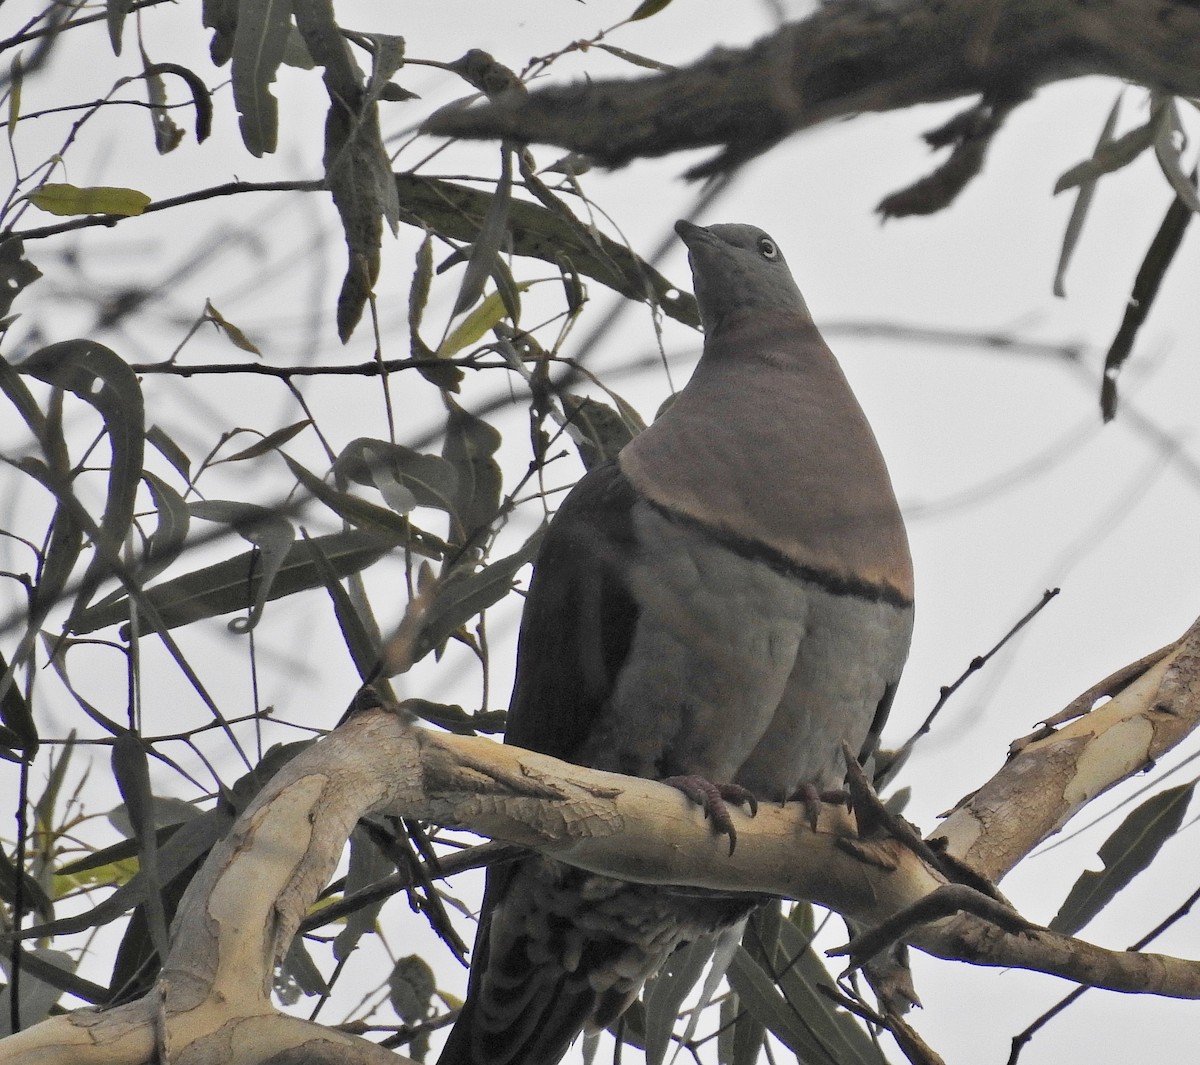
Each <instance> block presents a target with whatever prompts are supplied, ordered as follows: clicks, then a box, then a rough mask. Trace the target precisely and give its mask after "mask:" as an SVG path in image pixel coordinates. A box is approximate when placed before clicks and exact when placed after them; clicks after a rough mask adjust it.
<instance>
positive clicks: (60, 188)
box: [26, 182, 150, 218]
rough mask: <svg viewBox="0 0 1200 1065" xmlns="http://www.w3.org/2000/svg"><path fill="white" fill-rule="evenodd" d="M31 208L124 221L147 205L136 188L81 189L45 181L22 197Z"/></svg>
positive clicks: (144, 198) (101, 187)
mask: <svg viewBox="0 0 1200 1065" xmlns="http://www.w3.org/2000/svg"><path fill="white" fill-rule="evenodd" d="M26 198H27V199H28V200H29V202H30V203H32V204H33V205H34V207H37V208H40V209H41V210H43V211H46V212H48V213H49V214H57V215H80V214H111V215H120V216H121V217H124V218H128V217H130V216H132V215H139V214H141V213H142V212H143V211H144V210H145V209H146V208H147V207H148V206H149V204H150V197H149V196H147V195H146V194H145V193H144V192H138V190H137V189H126V188H118V187H115V186H111V185H89V186H86V187H83V188H80V187H77V186H75V185H68V184H65V183H62V182H47V183H46V184H45V185H40V186H38V187H37V188H36V189H34V190H33V191H32V192H31V193H29V195H28V196H27V197H26Z"/></svg>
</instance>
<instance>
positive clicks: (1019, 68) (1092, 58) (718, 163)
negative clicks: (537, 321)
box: [425, 0, 1200, 213]
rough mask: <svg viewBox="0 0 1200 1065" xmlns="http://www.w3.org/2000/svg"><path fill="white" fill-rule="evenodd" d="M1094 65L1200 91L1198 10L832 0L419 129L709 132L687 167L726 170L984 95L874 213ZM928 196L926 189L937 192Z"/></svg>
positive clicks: (956, 169)
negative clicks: (761, 29) (612, 72)
mask: <svg viewBox="0 0 1200 1065" xmlns="http://www.w3.org/2000/svg"><path fill="white" fill-rule="evenodd" d="M1086 74H1100V75H1107V76H1110V77H1113V78H1118V79H1121V80H1123V81H1128V82H1132V83H1134V84H1138V85H1144V86H1146V87H1148V88H1151V89H1155V90H1158V91H1162V92H1165V93H1170V94H1175V95H1192V96H1195V95H1200V8H1198V7H1197V6H1196V5H1195V4H1191V3H1185V2H1183V0H941V2H939V3H929V2H928V0H833V2H830V3H827V4H824V5H822V6H820V7H818V9H817V10H816V11H815V12H814V13H813V14H812V15H811V16H809V17H808V18H806V19H804V20H803V21H800V22H795V23H790V24H788V25H786V26H784V27H782V28H781V29H780V30H778V31H777V32H776V33H774V34H772V35H771V36H769V37H765V38H763V39H762V40H760V41H758V42H757V43H755V44H754V45H752V46H751V47H749V48H746V49H736V50H735V49H728V50H727V49H719V50H716V51H714V52H712V53H711V54H709V55H707V56H705V57H704V58H702V59H700V60H698V61H697V62H695V63H693V64H692V65H690V66H687V67H681V68H679V69H678V70H675V71H672V72H670V73H667V74H659V75H654V76H649V77H642V78H633V79H622V80H608V81H584V82H578V83H576V84H573V85H566V86H553V87H550V88H545V89H539V90H537V91H534V92H531V93H529V94H528V95H525V94H520V93H512V94H509V95H507V96H504V97H502V98H499V99H496V100H492V101H489V102H486V103H481V104H479V105H477V106H472V107H467V108H461V107H455V108H446V109H443V110H442V111H441V112H439V113H438V114H436V115H434V116H433V117H432V118H431V119H430V120H429V121H428V122H427V123H426V125H425V130H426V131H427V132H430V133H437V134H442V135H446V136H458V137H476V138H498V137H507V138H512V139H515V140H520V141H526V142H541V143H549V144H555V145H560V146H562V147H564V148H569V149H571V150H573V151H576V152H580V153H583V154H584V155H586V156H589V157H590V158H592V159H594V160H596V161H597V162H599V163H602V164H604V165H607V166H622V165H624V164H626V163H628V162H630V161H631V160H632V159H635V158H639V157H646V156H659V155H666V154H668V153H670V152H675V151H681V150H684V149H689V148H702V147H707V146H710V145H717V146H720V147H721V148H722V151H721V153H720V154H719V155H718V156H717V157H716V158H714V159H712V160H710V161H709V162H707V163H705V164H703V165H701V166H699V167H697V168H696V169H694V170H693V171H691V172H690V175H689V176H693V177H695V176H702V175H709V174H714V173H718V172H721V171H724V170H728V169H731V168H732V167H734V166H736V165H737V164H738V163H741V162H743V161H745V160H746V159H749V158H751V157H753V156H755V155H758V154H760V153H762V152H764V151H766V150H767V149H768V148H770V147H772V146H773V145H774V144H776V143H777V142H778V141H779V140H781V139H782V138H783V137H785V136H787V135H789V134H791V133H795V132H798V131H800V130H803V129H807V128H809V127H811V126H814V125H817V124H818V123H821V122H826V121H828V120H830V119H834V118H844V117H847V116H853V115H856V114H859V113H861V112H864V111H889V110H895V109H897V108H906V107H912V106H914V105H915V104H923V103H933V102H939V101H944V100H952V99H958V98H961V97H969V96H978V97H981V98H982V100H983V103H984V107H983V108H982V109H981V110H978V111H975V112H968V113H967V114H966V115H964V116H961V117H962V119H963V121H962V122H960V123H959V125H957V126H953V127H947V128H946V129H944V130H942V131H939V133H941V134H942V138H941V139H940V140H938V139H936V135H931V143H935V146H938V147H940V146H943V145H949V144H954V145H955V146H956V153H955V157H953V159H952V165H951V164H947V168H944V169H946V170H947V172H946V173H942V174H939V175H938V180H939V182H940V183H941V184H943V185H945V184H949V185H951V186H954V185H955V183H956V182H957V183H958V185H957V187H952V188H937V189H929V188H926V189H923V190H919V192H920V195H916V193H917V192H918V190H915V189H914V190H910V191H911V192H913V193H914V197H913V199H912V200H911V201H910V202H906V203H901V204H896V205H893V206H894V207H895V208H897V209H889V208H887V207H886V205H885V208H884V209H885V210H886V211H887V213H915V212H922V211H927V210H931V209H936V207H937V206H941V205H943V202H942V201H944V200H946V197H947V196H950V197H952V195H953V193H954V192H956V191H957V189H958V188H961V184H965V181H966V180H968V179H969V178H970V176H971V175H972V174H973V173H975V172H976V171H977V170H978V168H979V166H980V165H981V164H982V155H983V151H984V149H985V148H986V145H987V142H988V139H989V138H990V136H991V134H992V133H994V132H995V129H996V127H997V126H998V124H999V122H1000V121H1001V120H1002V119H1003V117H1004V115H1005V114H1006V113H1007V111H1008V110H1010V109H1011V108H1012V107H1013V106H1015V105H1016V104H1018V103H1019V102H1021V101H1023V100H1025V99H1027V98H1028V97H1029V96H1030V95H1031V94H1032V93H1033V92H1034V91H1035V90H1036V89H1037V88H1038V87H1039V86H1042V85H1046V84H1048V83H1051V82H1055V81H1061V80H1063V79H1067V78H1075V77H1080V76H1082V75H1086ZM939 197H940V198H939Z"/></svg>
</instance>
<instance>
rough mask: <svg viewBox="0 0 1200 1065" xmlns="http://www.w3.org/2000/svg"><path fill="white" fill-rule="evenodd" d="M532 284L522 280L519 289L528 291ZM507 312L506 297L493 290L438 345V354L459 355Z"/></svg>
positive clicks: (443, 355)
mask: <svg viewBox="0 0 1200 1065" xmlns="http://www.w3.org/2000/svg"><path fill="white" fill-rule="evenodd" d="M530 284H531V283H530V282H528V281H523V282H520V283H519V284H518V285H517V289H518V290H519V291H521V292H526V291H528V289H529V287H530ZM507 314H508V308H506V307H505V306H504V298H503V297H502V296H501V295H500V293H499V292H493V293H492V294H491V295H490V296H488V297H487V298H486V299H485V300H484V301H483V302H482V303H481V304H480V305H479V306H478V307H476V308H475V309H474V310H473V311H472V312H471V313H470V314H468V315H467V316H466V318H464V319H463V320H462V321H461V322H459V323H458V325H457V326H455V328H454V329H453V330H452V331H451V332H450V334H449V336H447V337H446V339H445V340H443V341H442V342H441V344H439V345H438V349H437V354H438V355H439V356H440V357H441V358H443V359H448V358H450V356H451V355H457V354H458V353H459V352H460V351H462V349H463V348H467V347H470V346H471V345H472V344H474V343H476V342H477V341H478V340H480V339H482V337H483V335H484V333H486V332H487V331H488V330H489V329H491V328H492V326H494V325H495V324H496V323H497V322H499V321H500V320H501V319H503V318H504V317H505V315H507Z"/></svg>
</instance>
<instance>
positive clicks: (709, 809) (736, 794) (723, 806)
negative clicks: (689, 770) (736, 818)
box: [663, 774, 758, 854]
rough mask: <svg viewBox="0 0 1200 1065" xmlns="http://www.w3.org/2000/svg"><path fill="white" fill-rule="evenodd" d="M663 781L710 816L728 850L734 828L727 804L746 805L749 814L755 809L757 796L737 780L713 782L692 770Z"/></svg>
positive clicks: (733, 843)
mask: <svg viewBox="0 0 1200 1065" xmlns="http://www.w3.org/2000/svg"><path fill="white" fill-rule="evenodd" d="M663 783H664V784H670V785H671V787H673V788H675V789H676V790H678V791H682V792H683V793H684V795H686V796H687V797H688V798H689V799H691V800H692V802H694V803H695V804H696V805H697V806H699V807H700V808H701V809H702V810H703V811H704V816H705V817H708V818H711V820H712V823H713V827H714V828H716V830H717V831H718V832H720V833H721V834H722V835H725V836H728V837H729V853H730V854H732V853H733V848H734V847H736V846H737V829H735V828H734V827H733V818H732V817H730V816H729V805H728V804H729V803H733V804H734V805H735V806H748V807H750V816H751V817H753V816H754V815H755V814H756V813H758V800H757V799H756V798H755V797H754V796H753V795H752V794H751V793H750V792H749V791H747V790H746V789H745V788H743V787H742V786H741V785H740V784H714V783H713V782H712V781H711V780H706V779H705V778H704V777H700V776H696V775H694V774H689V775H687V776H680V777H667V778H666V779H665V780H663Z"/></svg>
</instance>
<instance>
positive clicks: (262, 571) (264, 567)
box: [190, 499, 296, 633]
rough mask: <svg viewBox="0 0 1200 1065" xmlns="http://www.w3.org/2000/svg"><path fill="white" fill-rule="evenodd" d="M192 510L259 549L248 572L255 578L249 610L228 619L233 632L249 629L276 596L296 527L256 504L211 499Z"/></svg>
mask: <svg viewBox="0 0 1200 1065" xmlns="http://www.w3.org/2000/svg"><path fill="white" fill-rule="evenodd" d="M190 509H191V513H192V516H193V517H196V518H203V519H204V520H206V521H217V522H221V523H222V524H225V525H228V526H230V528H232V529H234V530H235V531H236V532H237V533H238V535H239V536H241V537H242V538H243V539H244V540H247V541H249V542H250V543H252V544H254V545H255V547H256V548H257V549H258V551H257V553H256V554H255V555H254V565H253V567H252V570H251V572H250V573H248V574H247V575H246V579H247V581H250V580H253V581H254V585H255V590H254V600H253V602H252V604H251V606H250V613H249V615H248V616H246V617H240V618H234V619H233V620H232V621H230V622H229V629H230V631H231V632H238V633H245V632H249V631H251V630H252V629H253V628H254V627H255V626H256V625H257V624H258V621H259V619H260V618H261V617H262V612H263V608H264V607H265V606H266V604H267V601H268V600H270V599H273V598H275V596H273V595H272V594H271V591H272V587H273V585H274V583H275V578H276V577H277V576H278V574H279V570H280V569H281V567H282V566H283V565H284V563H285V562H286V561H287V559H288V555H289V553H290V551H291V548H292V543H293V541H294V540H295V538H296V530H295V528H294V527H293V525H292V523H291V522H290V521H288V520H287V518H285V517H284V516H283V515H282V514H279V513H278V512H276V511H274V510H271V509H270V508H268V507H260V506H256V505H255V504H253V503H242V502H232V501H227V500H220V499H215V500H214V499H210V500H203V501H201V502H198V503H193V504H192V505H191V508H190Z"/></svg>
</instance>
